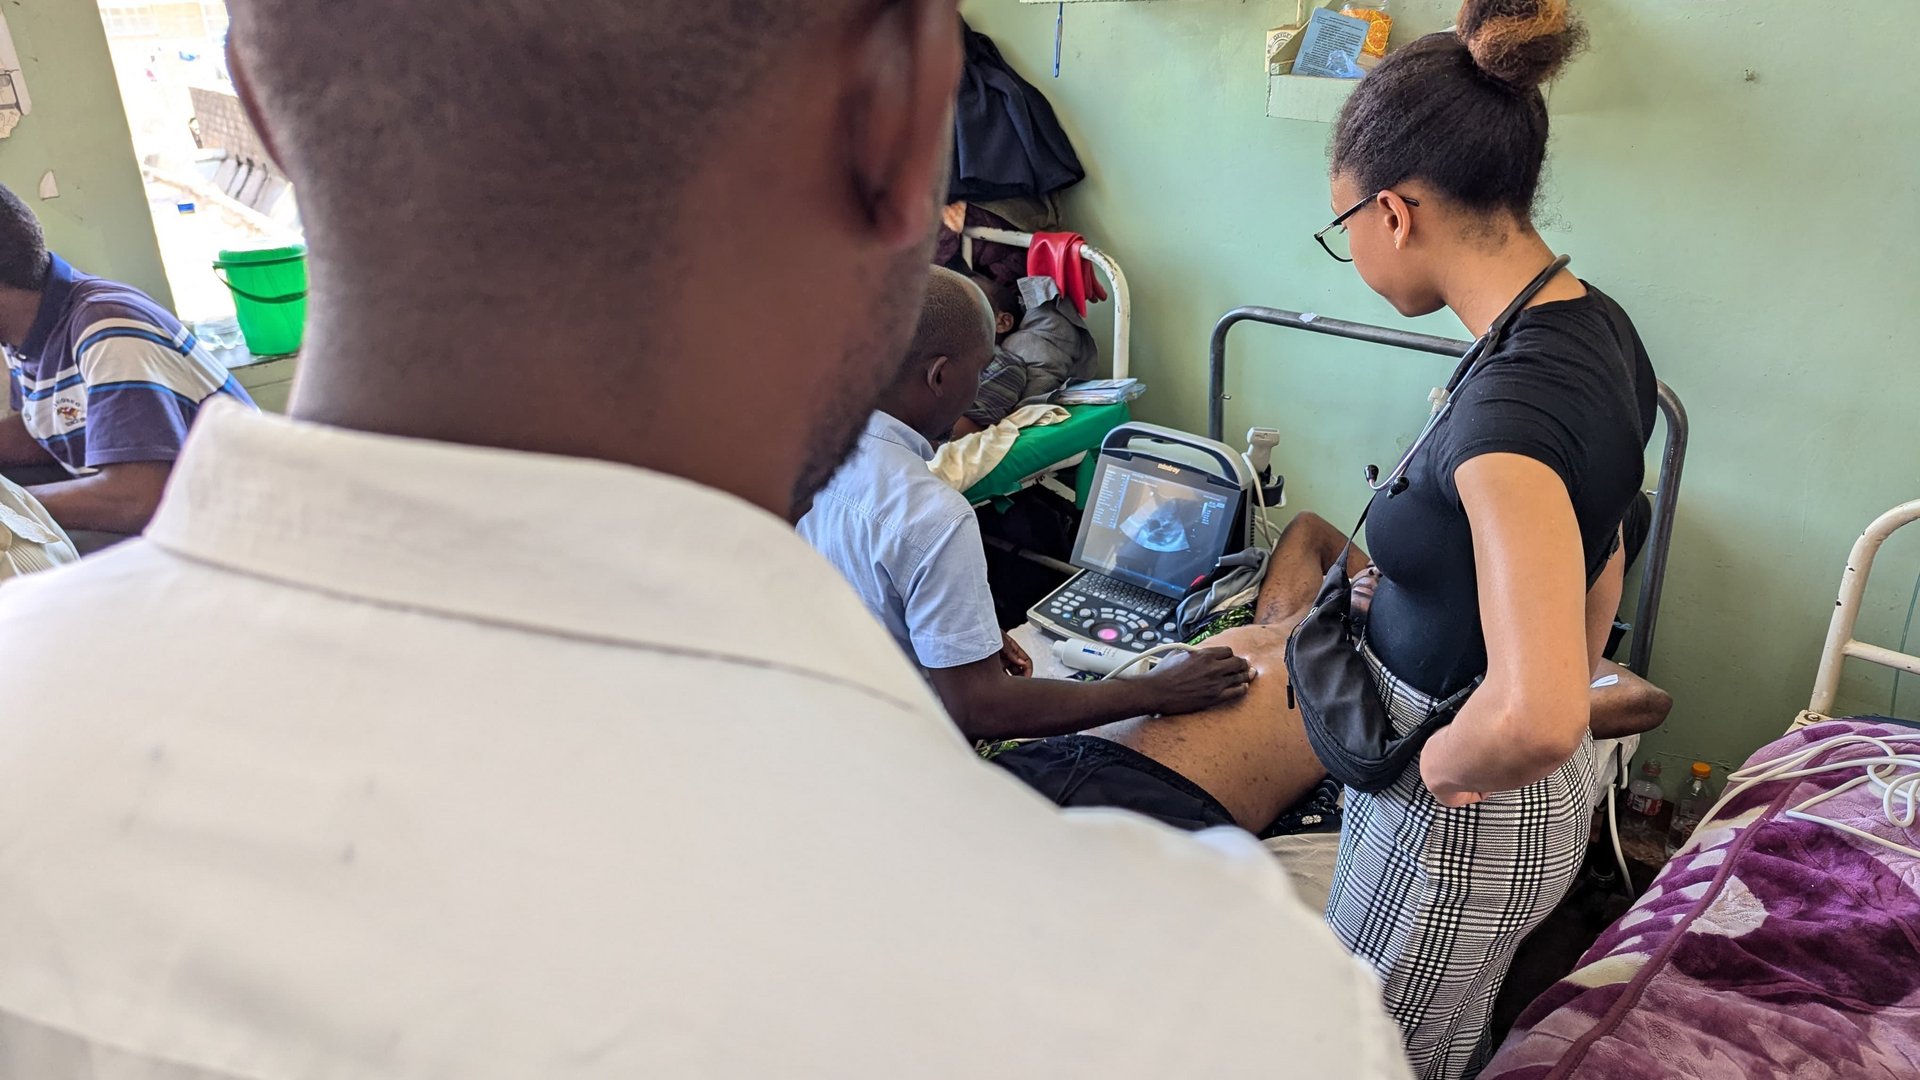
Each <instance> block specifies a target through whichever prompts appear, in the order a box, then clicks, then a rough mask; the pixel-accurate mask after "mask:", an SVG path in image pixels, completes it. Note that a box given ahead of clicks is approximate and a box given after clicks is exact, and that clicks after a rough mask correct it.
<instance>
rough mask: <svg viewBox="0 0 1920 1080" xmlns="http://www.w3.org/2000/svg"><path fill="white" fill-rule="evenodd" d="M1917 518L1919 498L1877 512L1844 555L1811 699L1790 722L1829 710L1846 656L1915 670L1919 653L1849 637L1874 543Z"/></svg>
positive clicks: (1814, 719) (1818, 717)
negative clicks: (1843, 564)
mask: <svg viewBox="0 0 1920 1080" xmlns="http://www.w3.org/2000/svg"><path fill="white" fill-rule="evenodd" d="M1915 521H1920V499H1915V500H1914V501H1913V502H1910V503H1904V504H1902V505H1900V506H1896V507H1894V508H1893V509H1891V510H1889V511H1887V512H1886V513H1884V514H1881V515H1880V516H1879V517H1878V518H1875V519H1874V522H1873V524H1871V525H1869V526H1867V531H1866V532H1864V533H1862V534H1861V535H1860V539H1859V540H1857V541H1855V542H1854V545H1853V551H1852V553H1850V554H1849V555H1848V556H1847V569H1846V572H1845V573H1844V574H1842V575H1840V599H1839V600H1838V601H1837V602H1836V603H1835V604H1834V607H1833V622H1832V623H1830V624H1829V625H1828V626H1827V646H1826V648H1825V649H1824V650H1822V652H1821V653H1820V671H1819V673H1818V674H1816V675H1815V676H1814V678H1813V700H1812V701H1810V702H1808V703H1807V711H1806V712H1803V713H1801V714H1800V718H1799V719H1798V720H1796V721H1794V726H1795V727H1804V726H1806V725H1807V724H1813V723H1818V722H1820V721H1822V720H1825V719H1827V718H1828V717H1830V716H1832V715H1833V704H1834V700H1835V699H1836V698H1837V697H1839V695H1840V670H1841V669H1842V668H1844V667H1846V665H1847V659H1848V658H1849V657H1853V658H1857V659H1860V660H1865V661H1867V662H1868V663H1872V664H1879V665H1880V666H1881V667H1890V668H1893V669H1894V670H1896V671H1905V672H1910V673H1912V674H1915V675H1920V656H1913V655H1910V654H1908V653H1903V652H1895V651H1894V650H1892V649H1888V648H1883V647H1881V646H1879V645H1869V644H1868V643H1866V642H1864V641H1860V640H1858V639H1857V638H1855V637H1854V636H1853V630H1854V625H1855V624H1856V623H1858V622H1859V620H1860V602H1861V601H1862V600H1863V599H1865V597H1866V595H1867V575H1868V574H1870V573H1872V572H1873V560H1874V558H1875V557H1876V556H1878V555H1879V554H1880V545H1882V544H1884V543H1886V542H1887V537H1889V536H1892V535H1893V534H1894V533H1895V532H1896V531H1898V530H1899V529H1900V528H1901V526H1904V525H1908V524H1911V523H1912V522H1915Z"/></svg>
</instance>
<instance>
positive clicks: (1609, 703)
mask: <svg viewBox="0 0 1920 1080" xmlns="http://www.w3.org/2000/svg"><path fill="white" fill-rule="evenodd" d="M1597 674H1598V675H1599V676H1600V681H1605V680H1606V679H1608V678H1617V680H1618V681H1616V682H1614V683H1612V684H1611V685H1608V686H1602V687H1599V688H1598V689H1596V690H1594V692H1593V719H1592V721H1591V722H1590V723H1591V726H1592V728H1593V737H1594V738H1596V739H1624V738H1626V737H1627V736H1629V735H1644V734H1646V733H1647V732H1649V731H1652V730H1653V729H1654V728H1657V727H1659V726H1660V725H1661V724H1664V723H1666V722H1667V714H1668V713H1671V712H1672V711H1673V698H1672V697H1670V696H1668V694H1667V692H1666V691H1665V690H1662V689H1660V688H1659V687H1657V686H1655V685H1653V684H1652V683H1650V682H1648V681H1647V680H1645V679H1643V678H1641V677H1640V676H1638V675H1635V674H1634V673H1633V672H1631V671H1628V670H1627V669H1626V668H1623V667H1621V666H1620V665H1619V664H1616V663H1614V662H1613V661H1611V660H1602V661H1600V667H1599V669H1598V671H1597Z"/></svg>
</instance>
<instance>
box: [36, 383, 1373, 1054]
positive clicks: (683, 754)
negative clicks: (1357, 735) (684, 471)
mask: <svg viewBox="0 0 1920 1080" xmlns="http://www.w3.org/2000/svg"><path fill="white" fill-rule="evenodd" d="M149 537H150V538H149V539H148V540H146V541H144V542H136V543H133V544H129V545H126V546H124V547H122V548H119V549H115V550H113V551H110V552H108V553H106V554H104V555H102V556H100V557H98V558H96V559H93V560H90V561H87V562H83V563H81V564H79V565H77V566H74V567H68V568H65V569H62V570H57V571H54V572H52V573H48V574H43V575H38V576H36V577H31V578H24V579H20V580H19V581H16V582H11V583H8V584H7V585H6V587H5V588H4V590H0V654H4V655H5V656H6V658H7V666H8V672H9V677H8V685H7V708H6V710H5V714H4V715H5V719H4V721H3V722H0V927H5V931H4V938H3V940H4V942H5V945H4V947H3V948H0V1078H5V1080H28V1078H31V1080H67V1078H75V1080H78V1078H86V1080H127V1078H133V1077H141V1078H160V1077H164V1078H165V1080H267V1078H272V1080H285V1078H296V1077H299V1078H304V1077H315V1078H318V1077H328V1078H333V1077H341V1078H345V1077H353V1078H408V1080H413V1078H427V1077H433V1078H454V1077H457V1078H460V1080H496V1078H498V1080H506V1078H514V1080H527V1078H535V1077H538V1078H541V1080H565V1078H574V1077H619V1078H631V1077H683V1076H697V1077H776V1076H777V1077H827V1076H833V1077H846V1076H852V1077H888V1078H892V1077H905V1076H915V1077H922V1076H931V1077H944V1076H952V1077H980V1076H995V1077H1028V1076H1032V1077H1042V1076H1044V1077H1049V1078H1051V1077H1061V1076H1075V1075H1085V1076H1102V1077H1149V1076H1153V1077H1159V1076H1196V1077H1201V1076H1204V1077H1210V1078H1211V1077H1225V1076H1256V1075H1258V1076H1313V1077H1369V1078H1371V1077H1382V1076H1401V1075H1404V1065H1403V1064H1401V1061H1400V1054H1399V1045H1398V1039H1397V1037H1396V1032H1395V1031H1394V1030H1393V1029H1392V1028H1391V1026H1390V1025H1389V1024H1388V1023H1387V1021H1386V1019H1385V1017H1384V1015H1383V1013H1382V1012H1381V1009H1380V1007H1379V1005H1378V1004H1377V991H1376V989H1375V988H1374V986H1373V985H1372V982H1371V979H1370V977H1369V976H1368V975H1367V974H1366V973H1364V972H1363V971H1362V970H1361V969H1360V968H1359V967H1358V966H1357V965H1356V964H1355V963H1354V962H1353V961H1352V960H1350V959H1349V958H1348V957H1347V956H1346V955H1344V954H1343V953H1342V952H1341V951H1340V949H1339V946H1338V945H1337V944H1336V943H1335V941H1334V939H1333V937H1332V936H1331V934H1330V933H1329V932H1328V931H1327V930H1326V929H1325V927H1324V926H1323V925H1322V924H1321V922H1320V920H1319V918H1318V917H1317V916H1316V915H1315V914H1313V913H1311V912H1309V911H1306V910H1305V909H1303V908H1302V907H1301V906H1300V905H1299V904H1298V903H1297V902H1296V901H1295V900H1294V899H1293V896H1292V893H1291V890H1290V888H1289V886H1288V884H1287V882H1286V880H1285V878H1284V876H1283V874H1282V873H1281V871H1280V869H1279V868H1278V867H1277V866H1275V865H1274V864H1273V863H1272V862H1271V861H1270V860H1269V858H1268V856H1266V855H1265V854H1264V853H1263V852H1262V850H1261V849H1260V848H1259V847H1258V846H1257V845H1256V844H1255V843H1254V842H1253V841H1252V840H1251V839H1249V838H1246V837H1244V836H1240V835H1236V834H1227V833H1222V834H1218V835H1211V836H1204V837H1201V838H1198V839H1196V838H1194V837H1190V836H1186V835H1182V834H1179V833H1176V832H1174V831H1171V830H1169V829H1165V828H1162V827H1159V826H1156V825H1154V824H1151V823H1148V822H1145V821H1142V820H1139V819H1136V818H1133V817H1130V816H1128V815H1125V814H1119V813H1071V814H1063V813H1060V812H1058V811H1056V810H1054V809H1053V808H1052V807H1051V806H1050V805H1048V804H1047V803H1045V802H1044V801H1043V800H1041V799H1040V798H1039V797H1038V796H1036V795H1034V794H1032V793H1030V792H1028V791H1026V790H1025V789H1023V788H1022V787H1021V786H1020V785H1019V784H1018V783H1017V782H1016V781H1014V780H1013V779H1012V778H1010V777H1008V776H1006V775H1003V774H1002V773H1001V772H1000V771H999V770H997V769H994V768H992V767H991V766H989V765H986V764H983V763H982V762H980V761H979V760H978V759H976V758H974V757H973V756H972V755H970V754H969V753H968V751H967V748H966V747H965V746H964V745H963V744H962V742H961V740H960V738H959V736H958V735H957V734H956V733H955V731H954V729H953V726H952V725H951V724H950V723H949V722H948V721H947V719H946V718H945V717H944V716H943V715H942V714H941V712H940V710H939V707H938V706H937V705H936V703H935V701H934V699H933V698H932V697H931V695H930V693H929V691H928V690H927V689H926V687H925V686H924V685H923V683H922V682H921V680H920V678H919V676H918V675H917V673H916V672H915V671H914V669H913V668H912V666H911V665H910V664H909V663H908V662H907V661H906V660H905V659H904V658H902V657H901V656H900V655H899V653H898V650H897V649H895V647H894V645H893V643H892V641H891V640H890V639H889V638H888V635H887V634H886V632H885V631H884V630H882V629H881V628H880V627H879V626H877V625H875V624H874V622H873V621H872V620H871V619H870V618H869V617H868V616H867V614H866V613H865V612H864V611H863V610H862V608H861V606H860V604H859V602H858V600H857V599H856V598H855V597H854V596H853V595H852V594H851V593H850V592H849V590H848V589H847V587H846V585H845V584H844V583H843V582H842V581H841V580H840V578H839V577H838V575H836V574H835V573H834V571H833V570H832V569H831V568H830V567H828V566H827V565H826V564H825V563H824V562H823V561H822V560H821V559H820V558H819V557H818V556H816V555H814V554H813V553H812V552H811V551H810V550H809V549H808V548H807V547H806V546H805V545H804V544H803V543H802V542H801V541H800V540H799V539H798V538H796V537H795V536H794V535H793V534H792V532H791V531H790V530H789V529H788V528H786V526H785V525H784V523H782V522H780V521H777V520H775V519H774V518H772V517H771V516H768V515H766V514H764V513H762V512H760V511H758V510H756V509H753V508H750V507H748V506H746V505H745V504H743V503H740V502H737V501H735V500H733V499H732V498H730V497H727V496H724V495H721V494H719V493H716V492H714V491H711V490H707V489H704V488H700V487H696V486H694V485H691V484H688V483H685V482H683V481H679V480H675V479H671V478H667V477H663V476H659V475H655V474H650V473H646V472H643V471H640V470H636V469H631V468H624V467H619V466H614V465H609V464H601V463H593V462H585V461H577V460H567V459H560V458H550V457H541V456H536V455H529V454H518V453H509V452H504V451H493V450H480V449H473V448H464V447H454V446H447V445H436V444H431V443H423V442H412V441H405V440H396V439H390V438H382V437H377V436H370V435H363V434H350V433H346V432H342V431H337V430H332V429H327V428H321V427H315V426H308V425H300V424H296V423H294V422H291V421H287V420H283V419H278V418H270V417H261V416H256V415H249V414H245V413H244V412H243V410H241V409H239V408H237V407H235V408H228V409H215V410H212V411H210V412H209V413H208V414H207V416H206V417H205V418H204V419H203V421H202V422H201V424H200V425H199V427H198V428H197V429H196V432H195V434H194V435H193V437H192V439H191V440H190V443H189V446H188V449H187V452H186V455H185V457H184V458H183V460H182V462H181V464H180V466H179V467H178V469H177V470H176V472H175V476H174V481H173V484H172V486H171V488H170V489H169V491H168V494H167V498H166V501H165V504H164V506H163V507H162V509H161V511H160V514H159V516H158V518H157V519H156V520H155V522H154V525H153V527H152V529H151V530H150V533H149ZM78 642H84V643H85V644H86V647H85V648H84V649H82V648H76V647H75V644H76V643H78ZM102 658H110V659H111V662H110V663H108V662H103V659H102Z"/></svg>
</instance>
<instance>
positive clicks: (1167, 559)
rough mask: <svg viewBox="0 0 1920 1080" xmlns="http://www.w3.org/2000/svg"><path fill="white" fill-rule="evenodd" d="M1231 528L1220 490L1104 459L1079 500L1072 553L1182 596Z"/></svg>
mask: <svg viewBox="0 0 1920 1080" xmlns="http://www.w3.org/2000/svg"><path fill="white" fill-rule="evenodd" d="M1145 468H1146V469H1148V470H1150V469H1151V468H1152V466H1151V465H1147V466H1146V467H1145ZM1232 528H1233V507H1232V506H1231V505H1230V504H1229V503H1228V500H1227V499H1226V498H1224V497H1223V496H1221V495H1219V494H1217V493H1215V492H1212V491H1207V490H1203V489H1201V488H1196V487H1192V486H1189V485H1188V484H1185V483H1182V482H1181V481H1179V480H1177V479H1175V478H1174V477H1172V476H1159V475H1155V474H1153V473H1152V472H1150V471H1141V472H1135V471H1131V470H1129V469H1125V468H1120V467H1117V466H1114V465H1111V464H1109V465H1108V466H1107V467H1106V468H1104V469H1102V470H1101V474H1100V489H1099V490H1098V491H1096V492H1095V493H1094V497H1093V502H1092V505H1090V506H1088V507H1087V526H1086V529H1085V533H1084V536H1083V537H1082V540H1081V547H1080V552H1079V557H1078V559H1076V560H1075V561H1076V562H1078V563H1079V565H1081V566H1082V567H1085V568H1087V569H1089V570H1098V571H1100V572H1101V573H1104V574H1107V575H1109V576H1111V577H1116V578H1119V579H1120V580H1122V581H1126V582H1130V583H1132V584H1135V585H1141V586H1145V587H1146V588H1149V589H1152V590H1154V591H1155V592H1158V593H1161V594H1162V595H1165V596H1170V597H1179V596H1184V595H1185V594H1186V593H1187V591H1188V590H1189V589H1191V588H1192V587H1193V586H1194V585H1195V584H1196V583H1197V582H1199V580H1200V579H1201V578H1203V577H1205V576H1206V575H1207V574H1209V573H1211V572H1212V571H1213V568H1214V565H1215V564H1216V563H1218V562H1219V561H1220V556H1221V555H1222V554H1224V550H1225V548H1226V546H1227V534H1228V532H1229V530H1231V529H1232Z"/></svg>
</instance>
